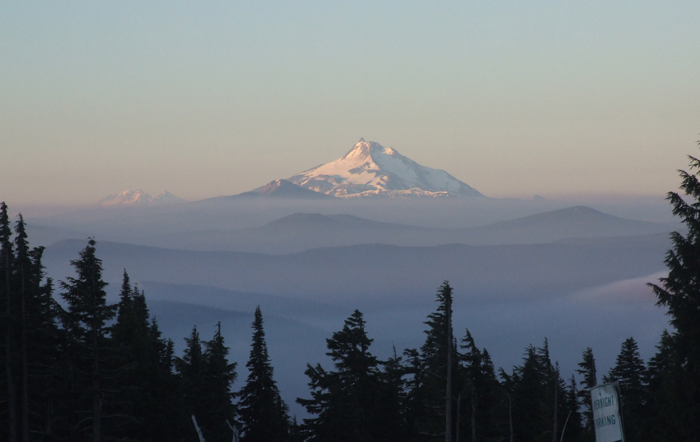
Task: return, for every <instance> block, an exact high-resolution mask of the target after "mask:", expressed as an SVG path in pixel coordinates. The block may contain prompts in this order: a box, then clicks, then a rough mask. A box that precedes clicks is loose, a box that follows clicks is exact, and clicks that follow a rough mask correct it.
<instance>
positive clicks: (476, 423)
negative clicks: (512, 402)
mask: <svg viewBox="0 0 700 442" xmlns="http://www.w3.org/2000/svg"><path fill="white" fill-rule="evenodd" d="M461 348H462V350H463V353H462V354H461V355H460V358H461V362H462V364H461V371H462V376H463V378H464V379H465V382H464V388H463V389H462V395H461V402H462V404H463V405H461V406H460V409H461V410H463V411H461V413H460V414H461V419H460V429H462V428H463V429H464V433H463V434H465V437H463V439H466V435H468V436H469V439H467V440H471V441H472V442H476V441H477V440H490V439H497V438H498V437H499V432H498V427H499V426H498V414H499V404H498V401H497V398H498V396H499V393H500V389H501V386H500V384H499V382H498V379H497V378H496V373H495V370H494V366H493V362H492V361H491V356H490V355H489V353H488V351H486V349H484V350H483V351H482V350H480V349H479V348H478V347H477V346H476V343H475V341H474V338H473V337H472V335H471V333H470V332H469V330H467V331H466V335H465V337H464V339H463V340H462V345H461ZM460 433H462V432H461V431H460Z"/></svg>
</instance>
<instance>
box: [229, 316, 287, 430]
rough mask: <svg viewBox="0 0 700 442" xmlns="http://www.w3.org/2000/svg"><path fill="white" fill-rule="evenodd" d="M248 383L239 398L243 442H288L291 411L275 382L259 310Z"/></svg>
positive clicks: (255, 320)
mask: <svg viewBox="0 0 700 442" xmlns="http://www.w3.org/2000/svg"><path fill="white" fill-rule="evenodd" d="M246 367H247V368H248V373H249V374H248V379H247V380H246V384H245V385H244V386H243V388H241V391H240V392H239V393H238V394H237V397H238V400H239V402H238V407H239V419H240V423H241V424H242V426H243V436H242V437H241V441H242V442H285V441H287V440H288V439H289V415H288V407H287V405H286V404H285V403H284V401H283V400H282V397H281V396H280V392H279V389H278V388H277V383H276V382H275V380H274V379H273V368H272V364H271V363H270V356H269V354H268V352H267V343H266V342H265V331H264V330H263V317H262V312H261V311H260V306H258V307H257V308H256V309H255V319H254V320H253V342H252V344H251V348H250V358H249V359H248V363H247V364H246Z"/></svg>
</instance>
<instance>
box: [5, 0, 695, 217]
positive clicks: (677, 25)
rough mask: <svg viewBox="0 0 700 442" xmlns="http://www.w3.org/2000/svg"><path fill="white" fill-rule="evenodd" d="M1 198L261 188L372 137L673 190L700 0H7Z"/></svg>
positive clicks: (482, 162)
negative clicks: (273, 180)
mask: <svg viewBox="0 0 700 442" xmlns="http://www.w3.org/2000/svg"><path fill="white" fill-rule="evenodd" d="M2 11H3V12H2V14H0V199H2V200H5V201H7V202H8V203H9V204H11V205H12V204H13V203H14V204H15V205H17V204H40V203H47V202H54V203H66V204H80V203H92V202H96V201H98V200H100V199H101V198H103V197H104V196H106V195H107V194H110V193H116V192H120V191H122V190H125V189H136V188H143V189H144V190H146V191H147V192H149V193H152V194H155V193H157V192H159V191H160V190H162V189H168V190H170V191H171V192H173V193H174V194H176V195H178V196H181V197H184V198H187V199H198V198H205V197H211V196H217V195H227V194H234V193H239V192H242V191H245V190H249V189H251V188H253V187H257V186H259V185H262V184H265V183H266V182H268V181H270V180H272V179H276V178H286V177H288V176H291V175H293V174H295V173H297V172H300V171H302V170H305V169H308V168H310V167H313V166H315V165H318V164H320V163H323V162H327V161H331V160H334V159H336V158H338V157H340V156H341V155H343V154H344V153H345V151H347V150H348V149H349V148H350V147H351V146H352V145H353V144H354V143H355V142H356V141H357V139H359V138H360V137H364V138H365V139H368V140H373V141H377V142H379V143H381V144H383V145H385V146H387V147H389V146H391V147H394V148H396V149H397V150H398V151H399V152H401V153H402V154H404V155H406V156H408V157H410V158H412V159H414V160H416V161H417V162H419V163H421V164H424V165H426V166H430V167H435V168H440V169H445V170H447V171H448V172H450V173H451V174H453V175H454V176H456V177H457V178H459V179H461V180H463V181H465V182H466V183H468V184H469V185H471V186H473V187H475V188H477V189H478V190H480V191H481V192H482V193H484V194H486V195H489V196H496V197H503V196H516V197H530V196H532V195H534V194H542V195H546V196H547V195H549V196H555V195H560V194H568V193H585V194H591V193H616V194H637V195H638V194H663V193H665V192H666V191H668V190H672V189H675V188H676V187H677V185H678V179H677V175H676V172H675V170H676V169H678V168H683V167H685V166H686V163H687V162H686V159H685V155H686V154H700V152H697V147H696V144H695V141H696V140H698V139H700V50H699V48H700V26H698V23H699V22H700V2H697V1H654V2H650V1H634V2H632V1H619V2H607V1H606V2H597V1H585V2H584V1H581V2H553V1H539V2H537V1H528V2H523V1H517V2H516V1H500V2H495V1H489V2H486V1H484V2H465V1H460V2H440V1H432V2H427V1H426V2H418V1H406V0H404V1H393V2H392V1H379V0H375V1H371V2H370V1H353V2H343V1H332V2H328V1H325V2H323V1H287V2H181V1H160V2H143V1H118V2H116V1H115V2H111V1H99V2H95V1H89V2H88V1H70V2H55V1H45V2H3V6H2Z"/></svg>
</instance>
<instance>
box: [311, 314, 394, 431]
mask: <svg viewBox="0 0 700 442" xmlns="http://www.w3.org/2000/svg"><path fill="white" fill-rule="evenodd" d="M326 342H327V345H328V350H329V352H328V353H326V354H327V355H328V356H330V357H331V359H332V360H333V364H334V366H335V369H336V371H326V370H324V369H323V367H321V365H320V364H317V365H316V366H315V367H312V366H311V365H308V366H307V369H306V372H305V373H306V375H307V376H308V377H309V387H310V388H311V399H301V398H299V399H297V402H298V403H299V404H301V405H303V406H304V407H305V408H306V410H307V411H308V412H309V414H311V415H314V416H315V417H313V418H308V419H304V424H305V427H306V431H307V435H308V440H311V441H324V442H325V441H329V442H330V441H336V442H345V441H347V442H350V441H353V442H365V441H367V442H369V441H372V442H374V441H377V442H379V441H389V440H395V439H394V437H395V436H396V434H398V432H399V431H400V430H401V429H400V428H396V429H395V428H390V427H387V425H386V423H385V422H383V412H384V410H385V407H387V406H388V404H386V403H382V402H381V398H382V394H381V392H382V391H386V385H385V384H383V383H382V381H381V376H380V372H379V361H378V360H377V358H376V357H375V356H373V355H372V354H370V352H369V347H370V345H371V343H372V340H371V339H369V338H368V337H367V334H366V332H365V321H364V319H363V317H362V313H360V312H359V311H358V310H355V312H354V313H353V314H352V315H351V316H350V317H349V318H348V319H346V320H345V324H344V326H343V329H342V330H341V331H339V332H335V333H333V337H332V338H331V339H327V340H326ZM389 406H391V405H389Z"/></svg>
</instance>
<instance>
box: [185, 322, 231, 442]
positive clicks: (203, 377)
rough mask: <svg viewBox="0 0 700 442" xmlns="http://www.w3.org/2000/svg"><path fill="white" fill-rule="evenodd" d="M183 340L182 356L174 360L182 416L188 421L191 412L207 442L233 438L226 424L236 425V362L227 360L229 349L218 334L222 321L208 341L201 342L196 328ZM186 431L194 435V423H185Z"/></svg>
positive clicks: (189, 436)
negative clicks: (177, 372)
mask: <svg viewBox="0 0 700 442" xmlns="http://www.w3.org/2000/svg"><path fill="white" fill-rule="evenodd" d="M185 341H186V342H187V348H186V349H185V351H184V355H183V357H182V358H178V359H176V366H177V368H178V371H179V373H180V376H181V378H182V388H183V403H184V412H185V417H184V418H185V419H186V420H187V421H188V422H189V421H190V417H191V416H193V415H194V416H195V417H196V419H197V423H198V425H199V426H200V428H201V431H202V434H203V435H204V438H205V439H206V440H207V441H209V442H219V441H225V440H228V439H230V438H231V437H232V433H231V428H229V426H228V424H231V425H235V424H236V421H235V418H236V406H235V404H234V403H233V393H232V392H231V387H232V386H233V383H234V382H235V380H236V363H235V362H234V363H230V362H229V361H228V353H229V348H228V347H226V345H225V342H224V337H223V335H222V334H221V323H219V324H217V326H216V332H215V333H214V337H213V338H212V339H211V340H210V341H201V340H200V338H199V332H198V331H197V328H196V327H194V328H193V329H192V333H191V334H190V337H189V338H185ZM227 421H228V423H227ZM186 433H187V435H188V436H187V438H188V439H196V438H197V434H196V432H195V430H194V426H193V425H189V426H187V431H186Z"/></svg>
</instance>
